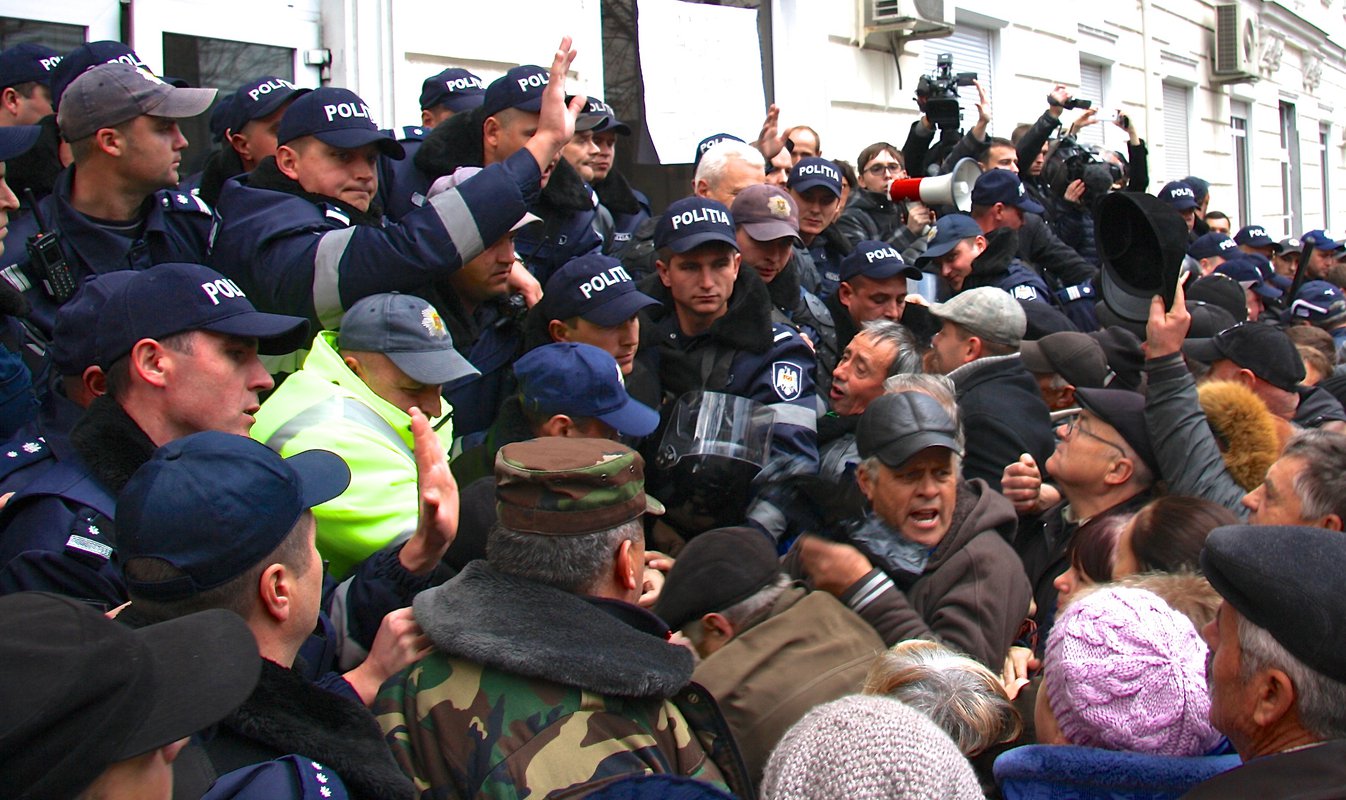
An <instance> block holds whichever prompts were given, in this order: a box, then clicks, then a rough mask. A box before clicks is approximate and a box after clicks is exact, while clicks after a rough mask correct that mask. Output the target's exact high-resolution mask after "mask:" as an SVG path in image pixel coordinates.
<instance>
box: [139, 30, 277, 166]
mask: <svg viewBox="0 0 1346 800" xmlns="http://www.w3.org/2000/svg"><path fill="white" fill-rule="evenodd" d="M163 74H165V75H169V76H172V77H174V78H181V79H182V80H185V81H187V83H189V84H191V85H192V86H202V87H206V88H215V89H219V95H218V96H217V97H216V98H215V102H216V103H219V102H220V101H221V100H223V99H224V97H225V96H226V95H228V94H229V93H230V92H232V91H234V90H235V89H237V88H238V87H239V85H240V84H242V83H243V82H244V81H246V80H249V79H251V78H256V77H258V76H261V75H275V76H276V77H278V78H284V79H285V80H287V81H293V80H294V50H292V49H290V48H288V47H271V46H268V45H261V44H249V43H247V42H231V41H226V40H224V39H207V38H205V37H203V36H186V35H183V34H180V33H165V34H164V72H163ZM212 108H213V106H212ZM179 125H181V127H182V133H183V135H184V136H186V137H187V141H188V142H189V143H190V146H189V147H188V148H187V152H186V153H185V154H184V156H183V159H182V165H183V166H182V170H181V174H182V175H183V176H184V177H185V176H187V175H189V174H191V173H193V172H196V171H198V170H200V169H201V168H202V167H203V166H204V165H205V159H206V156H207V155H208V154H209V153H210V150H211V146H212V143H211V141H210V112H206V113H205V114H199V115H197V116H195V117H192V118H190V119H184V120H181V121H180V122H179Z"/></svg>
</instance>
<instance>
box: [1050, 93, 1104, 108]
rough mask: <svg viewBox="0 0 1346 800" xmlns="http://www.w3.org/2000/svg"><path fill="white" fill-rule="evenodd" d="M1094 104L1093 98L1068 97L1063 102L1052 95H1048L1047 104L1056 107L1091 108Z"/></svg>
mask: <svg viewBox="0 0 1346 800" xmlns="http://www.w3.org/2000/svg"><path fill="white" fill-rule="evenodd" d="M1093 104H1094V101H1093V100H1081V99H1080V98H1078V97H1067V98H1066V100H1065V102H1064V103H1063V102H1061V101H1060V100H1057V99H1056V98H1055V97H1053V96H1052V95H1047V105H1049V106H1052V107H1054V108H1090V107H1092V106H1093Z"/></svg>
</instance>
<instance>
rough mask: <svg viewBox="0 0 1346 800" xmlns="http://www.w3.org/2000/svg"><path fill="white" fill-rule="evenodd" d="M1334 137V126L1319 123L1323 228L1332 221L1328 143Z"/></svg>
mask: <svg viewBox="0 0 1346 800" xmlns="http://www.w3.org/2000/svg"><path fill="white" fill-rule="evenodd" d="M1331 135H1332V125H1331V124H1330V123H1327V122H1320V123H1318V164H1319V165H1320V167H1321V168H1322V171H1323V227H1327V226H1329V225H1330V224H1331V221H1332V192H1331V191H1330V187H1331V183H1332V182H1331V180H1330V178H1331V176H1332V172H1331V170H1329V169H1328V163H1327V158H1328V152H1329V151H1330V148H1329V147H1328V145H1327V143H1328V141H1329V140H1330V137H1331Z"/></svg>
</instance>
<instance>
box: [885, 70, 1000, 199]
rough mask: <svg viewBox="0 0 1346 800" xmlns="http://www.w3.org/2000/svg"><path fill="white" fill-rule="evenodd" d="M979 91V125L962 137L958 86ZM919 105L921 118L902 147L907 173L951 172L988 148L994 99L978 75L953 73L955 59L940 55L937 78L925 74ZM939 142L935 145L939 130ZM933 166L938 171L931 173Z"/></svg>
mask: <svg viewBox="0 0 1346 800" xmlns="http://www.w3.org/2000/svg"><path fill="white" fill-rule="evenodd" d="M959 86H964V87H966V86H975V87H976V89H977V122H976V123H975V124H974V125H973V126H972V127H971V128H970V129H969V130H968V131H967V133H965V134H962V136H961V137H960V136H959V134H960V133H961V130H960V128H959V126H960V125H961V123H962V109H961V108H960V107H959V105H958V87H959ZM916 105H917V107H919V108H920V109H921V118H920V119H918V120H916V121H915V122H913V123H912V124H911V132H910V133H908V134H907V141H906V143H905V144H903V145H902V160H903V163H904V164H906V167H907V172H908V173H909V174H911V175H914V176H917V177H924V176H926V175H930V174H934V175H938V174H940V173H941V172H948V171H949V170H950V169H952V168H953V165H954V164H956V163H958V160H959V159H962V158H974V157H976V155H977V154H978V153H980V152H981V151H983V150H985V149H986V130H987V128H988V127H989V126H990V124H991V98H990V97H989V96H988V95H987V94H986V90H985V89H984V88H982V85H981V84H980V83H978V82H977V73H975V72H959V73H957V74H955V73H954V72H953V58H952V57H951V56H950V55H949V54H948V53H940V55H939V58H938V61H937V67H936V70H935V74H934V75H922V76H921V81H920V83H919V84H917V86H916ZM936 128H938V129H939V141H938V142H935V143H934V145H933V146H932V145H931V143H932V142H934V139H935V129H936ZM931 165H938V167H939V168H938V169H936V170H935V171H934V172H932V171H931V169H930V166H931Z"/></svg>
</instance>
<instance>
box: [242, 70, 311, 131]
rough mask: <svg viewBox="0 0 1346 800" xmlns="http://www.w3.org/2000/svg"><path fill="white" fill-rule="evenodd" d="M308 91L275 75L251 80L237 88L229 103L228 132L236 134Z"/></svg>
mask: <svg viewBox="0 0 1346 800" xmlns="http://www.w3.org/2000/svg"><path fill="white" fill-rule="evenodd" d="M308 91H310V90H309V89H301V88H299V87H298V86H295V85H294V84H293V83H291V82H290V81H287V80H285V79H284V78H281V77H278V76H276V75H262V76H261V77H258V78H253V79H252V80H250V81H248V82H247V83H245V84H243V85H242V86H240V87H238V90H237V91H236V92H234V94H233V100H231V101H229V112H228V113H229V117H228V122H227V124H228V126H229V130H231V131H233V132H234V133H238V132H239V131H241V130H243V126H244V125H247V124H248V123H249V122H252V121H253V120H255V119H261V118H262V117H265V116H266V115H267V114H271V113H273V112H274V111H275V110H276V109H278V108H280V107H281V106H283V105H285V104H286V103H288V102H289V101H291V100H293V99H295V98H296V97H298V96H300V95H302V94H305V93H307V92H308Z"/></svg>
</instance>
